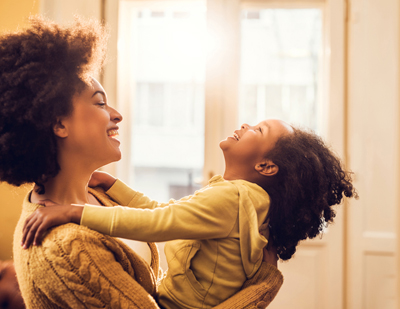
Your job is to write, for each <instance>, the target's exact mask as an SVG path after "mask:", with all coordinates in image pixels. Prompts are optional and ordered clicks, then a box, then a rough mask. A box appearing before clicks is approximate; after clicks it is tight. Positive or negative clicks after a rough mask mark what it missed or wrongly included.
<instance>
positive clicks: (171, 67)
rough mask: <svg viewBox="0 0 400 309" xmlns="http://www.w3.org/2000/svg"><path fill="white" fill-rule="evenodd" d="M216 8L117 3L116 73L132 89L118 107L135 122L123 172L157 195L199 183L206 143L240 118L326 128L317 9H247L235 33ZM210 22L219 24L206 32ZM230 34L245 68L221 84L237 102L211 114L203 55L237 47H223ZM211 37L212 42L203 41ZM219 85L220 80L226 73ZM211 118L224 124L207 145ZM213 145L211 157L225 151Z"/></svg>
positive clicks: (178, 193)
mask: <svg viewBox="0 0 400 309" xmlns="http://www.w3.org/2000/svg"><path fill="white" fill-rule="evenodd" d="M208 4H209V5H213V3H210V2H208ZM225 5H226V6H230V4H229V3H227V4H225ZM214 9H215V7H209V8H206V2H205V1H190V0H189V1H178V2H176V1H163V2H162V3H161V2H157V1H154V2H153V1H133V0H131V1H129V0H124V1H121V2H120V14H119V15H120V20H119V23H120V26H119V39H118V46H119V54H118V57H119V68H118V70H119V76H120V79H123V80H124V84H125V85H126V86H125V87H123V88H122V92H123V94H122V95H120V96H119V97H120V98H124V99H123V102H122V101H120V102H118V105H119V106H121V105H123V106H124V108H123V110H128V111H129V112H130V113H131V116H130V119H132V121H131V123H129V124H128V125H130V126H131V128H130V131H129V132H130V138H129V143H130V157H129V160H127V161H125V162H128V164H125V166H124V169H129V171H128V173H129V174H130V176H131V177H130V180H129V181H128V182H129V184H130V185H131V186H133V187H134V188H135V189H136V190H138V191H142V192H144V193H145V194H147V195H148V196H150V197H151V198H153V199H156V200H159V201H167V200H168V199H169V198H180V197H182V196H185V195H187V194H191V193H193V192H194V191H195V190H196V189H198V188H200V187H201V185H202V184H201V181H202V175H203V174H204V173H203V167H204V163H206V164H207V160H208V159H207V156H206V157H205V155H204V153H205V145H207V144H210V143H213V144H215V143H217V142H216V140H217V139H218V138H220V139H222V138H225V137H226V136H224V135H223V134H229V133H221V132H233V131H234V130H235V129H236V128H237V127H238V126H239V125H240V124H241V123H244V122H246V123H249V124H255V123H257V122H259V121H261V120H263V119H266V118H280V119H283V120H286V121H288V122H290V123H293V124H297V125H301V126H306V127H310V128H312V129H315V130H317V131H318V130H320V127H319V123H320V122H321V119H320V115H321V105H322V102H321V99H320V98H321V89H322V87H321V84H322V83H321V79H322V78H321V74H320V72H321V58H322V57H321V54H322V19H323V15H322V11H321V9H319V8H307V9H304V8H302V9H277V8H263V9H258V8H246V7H243V8H242V9H240V11H238V17H240V23H239V24H238V28H237V29H239V30H240V31H237V32H236V31H232V30H230V27H229V25H226V26H225V27H224V26H223V23H224V20H223V19H218V16H217V15H215V12H207V10H209V11H210V10H214ZM210 13H212V14H210ZM217 14H218V13H217ZM207 16H208V17H207ZM209 16H214V18H215V16H217V17H216V18H217V21H218V23H216V24H215V25H214V28H212V27H208V25H207V22H208V23H212V19H211V18H209ZM221 16H222V15H221ZM207 20H208V21H207ZM232 20H233V22H237V21H236V19H235V18H232ZM237 20H239V18H238V19H237ZM207 27H208V28H209V29H208V31H210V29H214V30H215V29H217V28H218V27H219V28H218V29H217V31H216V32H215V33H211V34H210V33H208V34H209V35H208V34H207ZM224 31H225V32H224ZM229 31H230V32H229ZM216 33H217V35H215V34H216ZM218 35H219V36H220V37H218ZM225 37H236V38H237V39H238V40H237V41H238V42H240V43H239V44H238V45H237V47H238V51H239V53H237V54H238V55H239V56H237V57H236V58H234V59H236V60H235V61H236V62H237V66H238V68H240V69H238V70H237V71H238V74H237V76H228V77H227V78H231V79H235V78H236V79H237V83H236V85H237V87H232V88H231V89H228V90H225V91H228V92H229V91H230V92H234V91H237V92H238V99H237V101H235V100H226V99H225V101H227V103H224V104H223V105H221V106H215V107H214V106H212V107H211V108H209V109H208V111H207V113H208V114H207V115H206V114H205V110H207V108H205V99H206V97H207V95H206V91H207V89H206V86H205V85H206V84H207V81H206V76H207V74H206V67H207V66H209V65H210V62H207V52H209V51H210V48H211V49H212V48H218V44H219V48H225V49H226V50H227V51H226V52H232V51H229V48H230V46H228V47H227V46H222V45H224V44H223V39H224V38H225ZM221 38H222V39H221ZM207 43H212V45H213V46H211V47H209V48H207ZM208 55H209V54H208ZM219 69H220V70H225V69H224V68H223V67H222V68H219ZM227 71H229V70H227ZM239 72H240V73H239ZM214 73H215V72H214ZM214 73H213V74H214ZM219 73H221V74H223V73H225V74H227V75H229V74H230V75H235V74H236V73H233V74H231V72H230V71H229V72H228V73H226V72H219ZM219 73H218V72H217V74H219ZM121 76H122V78H121ZM216 83H219V84H221V85H222V86H224V85H223V84H224V81H223V80H222V81H221V80H219V81H217V82H216ZM221 85H218V86H221ZM225 87H226V86H225ZM228 88H229V87H228ZM235 88H236V89H235ZM219 99H221V98H217V100H219ZM222 99H223V98H222ZM220 109H222V110H220ZM218 113H220V114H225V116H224V117H226V118H229V117H230V115H232V118H233V115H235V118H234V119H237V123H236V124H235V126H236V127H234V128H225V127H226V124H224V123H223V120H221V116H220V114H218ZM217 114H218V115H217ZM215 115H217V116H216V119H217V120H213V121H220V122H221V123H222V124H221V128H222V129H219V128H212V129H211V130H210V129H209V131H211V133H209V134H210V135H208V136H214V137H215V136H216V138H214V141H212V142H211V141H210V140H209V138H207V134H205V124H207V122H210V120H209V119H211V117H214V116H215ZM236 116H237V117H236ZM235 122H236V120H235ZM123 125H127V124H126V123H125V124H123ZM212 147H213V154H212V155H211V156H221V153H220V151H219V149H218V148H217V146H216V145H212ZM214 153H215V155H214ZM208 158H210V157H208ZM205 161H206V162H205ZM221 161H222V160H221ZM221 166H222V165H220V167H221ZM214 172H215V173H217V172H218V173H219V172H222V168H214V169H213V171H212V172H209V174H207V177H206V178H208V176H209V175H212V174H213V173H214Z"/></svg>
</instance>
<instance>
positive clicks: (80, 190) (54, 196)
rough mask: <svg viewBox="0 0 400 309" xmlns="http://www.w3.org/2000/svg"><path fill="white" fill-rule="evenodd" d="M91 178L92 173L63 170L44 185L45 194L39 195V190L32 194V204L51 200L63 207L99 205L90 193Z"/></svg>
mask: <svg viewBox="0 0 400 309" xmlns="http://www.w3.org/2000/svg"><path fill="white" fill-rule="evenodd" d="M90 176H91V173H90V172H87V173H84V172H82V171H78V172H76V169H73V170H68V169H61V170H60V172H59V173H58V174H57V176H55V177H54V178H51V179H49V180H48V181H47V182H46V183H45V184H44V194H38V192H37V190H34V191H33V192H32V196H31V202H33V203H38V202H39V201H40V200H51V201H52V202H54V203H56V204H61V205H68V204H85V203H89V204H97V202H96V199H95V198H94V197H93V196H92V195H90V194H89V192H88V182H89V179H90Z"/></svg>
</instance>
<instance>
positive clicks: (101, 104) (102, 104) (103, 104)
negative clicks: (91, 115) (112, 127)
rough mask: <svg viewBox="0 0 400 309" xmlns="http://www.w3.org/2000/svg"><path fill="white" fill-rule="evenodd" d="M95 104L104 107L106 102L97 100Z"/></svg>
mask: <svg viewBox="0 0 400 309" xmlns="http://www.w3.org/2000/svg"><path fill="white" fill-rule="evenodd" d="M96 105H97V106H100V107H103V108H104V107H105V106H106V103H104V102H99V103H97V104H96Z"/></svg>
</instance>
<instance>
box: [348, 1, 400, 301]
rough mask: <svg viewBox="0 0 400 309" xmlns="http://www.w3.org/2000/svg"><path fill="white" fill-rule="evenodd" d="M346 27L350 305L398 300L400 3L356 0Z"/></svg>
mask: <svg viewBox="0 0 400 309" xmlns="http://www.w3.org/2000/svg"><path fill="white" fill-rule="evenodd" d="M348 25H349V27H348V39H349V40H348V54H347V55H348V84H347V87H348V97H347V100H348V101H347V103H348V131H347V141H348V144H347V149H348V163H349V166H350V168H351V169H352V170H353V171H354V172H355V180H356V181H355V185H356V187H357V189H358V192H359V195H360V199H359V200H358V201H351V202H350V203H349V209H348V218H347V224H348V225H347V231H348V234H347V235H348V248H347V258H348V259H347V262H348V264H347V265H348V273H347V286H346V289H347V295H348V297H347V305H348V308H395V307H396V275H398V274H396V271H395V270H396V259H398V258H396V257H395V251H396V241H395V239H396V232H397V229H398V226H399V221H398V216H397V209H398V207H399V195H398V193H397V192H398V190H399V185H400V183H399V173H398V170H399V142H400V138H399V137H400V132H399V93H398V85H399V2H398V0H379V1H376V0H353V1H351V3H350V10H349V24H348Z"/></svg>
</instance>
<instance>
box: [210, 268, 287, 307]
mask: <svg viewBox="0 0 400 309" xmlns="http://www.w3.org/2000/svg"><path fill="white" fill-rule="evenodd" d="M282 284H283V276H282V273H281V272H280V271H279V270H278V269H277V268H276V267H275V266H272V265H271V264H268V263H266V262H263V263H262V264H261V267H260V268H259V270H258V271H257V272H256V274H255V275H254V276H253V277H252V278H251V279H249V280H247V281H246V282H245V283H244V285H243V287H242V290H241V291H239V292H238V293H236V294H235V295H233V296H232V297H230V298H228V299H227V300H226V301H224V302H223V303H221V304H220V305H218V306H216V307H214V308H215V309H257V308H265V307H267V306H268V305H269V304H270V303H271V302H272V300H273V299H274V298H275V296H276V294H278V291H279V289H280V288H281V286H282Z"/></svg>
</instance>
